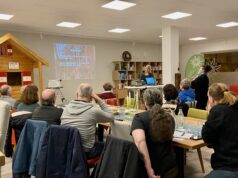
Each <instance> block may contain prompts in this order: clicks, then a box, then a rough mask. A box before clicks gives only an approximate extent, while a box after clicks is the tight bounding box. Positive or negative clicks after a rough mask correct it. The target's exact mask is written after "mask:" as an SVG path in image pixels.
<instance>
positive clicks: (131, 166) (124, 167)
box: [94, 136, 147, 178]
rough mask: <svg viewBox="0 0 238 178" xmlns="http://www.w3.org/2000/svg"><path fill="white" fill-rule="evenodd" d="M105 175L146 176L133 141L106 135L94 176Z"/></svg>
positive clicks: (122, 176) (100, 176) (126, 177)
mask: <svg viewBox="0 0 238 178" xmlns="http://www.w3.org/2000/svg"><path fill="white" fill-rule="evenodd" d="M105 177H121V178H129V177H136V178H144V177H147V175H146V171H145V168H144V163H143V161H142V160H141V159H140V153H139V151H138V149H137V147H136V145H135V144H134V143H133V142H130V141H127V140H122V139H118V138H115V137H112V136H108V137H107V141H106V144H105V146H104V150H103V153H102V155H101V158H100V160H99V163H98V165H97V167H96V171H95V175H94V178H105Z"/></svg>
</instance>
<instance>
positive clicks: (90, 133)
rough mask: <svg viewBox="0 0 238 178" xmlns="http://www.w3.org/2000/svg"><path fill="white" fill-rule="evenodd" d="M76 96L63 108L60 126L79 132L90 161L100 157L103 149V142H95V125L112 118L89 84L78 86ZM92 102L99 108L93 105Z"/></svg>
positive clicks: (110, 120) (109, 111) (107, 108)
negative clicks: (72, 128) (75, 129)
mask: <svg viewBox="0 0 238 178" xmlns="http://www.w3.org/2000/svg"><path fill="white" fill-rule="evenodd" d="M76 96H77V99H76V100H72V101H70V102H69V104H68V105H67V106H66V107H65V108H64V111H63V114H62V116H61V125H64V126H72V127H76V128H77V129H78V130H79V132H80V135H81V140H82V143H83V148H84V151H85V153H86V156H87V159H90V158H93V157H95V156H98V155H100V154H101V152H102V150H103V147H104V143H103V142H96V140H95V133H96V124H97V123H99V122H101V123H102V122H113V121H114V116H113V114H112V111H111V109H110V108H109V107H108V106H107V105H106V104H105V103H104V101H103V100H102V99H101V98H100V97H99V96H97V95H96V94H95V93H93V88H92V86H91V85H90V84H88V83H82V84H80V86H79V88H78V91H77V93H76ZM93 100H94V101H95V102H96V103H97V104H98V105H99V107H97V106H95V105H93V103H92V101H93Z"/></svg>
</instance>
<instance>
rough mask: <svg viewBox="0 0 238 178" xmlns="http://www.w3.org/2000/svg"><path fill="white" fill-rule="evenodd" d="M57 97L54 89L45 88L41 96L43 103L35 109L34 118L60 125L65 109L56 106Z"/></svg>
mask: <svg viewBox="0 0 238 178" xmlns="http://www.w3.org/2000/svg"><path fill="white" fill-rule="evenodd" d="M55 97H56V96H55V91H54V90H52V89H45V90H44V91H43V92H42V97H41V104H42V105H41V106H39V107H37V108H36V109H35V110H34V111H33V113H32V119H33V120H41V121H46V122H47V123H48V124H55V125H60V123H61V120H60V117H61V115H62V113H63V109H62V108H57V107H55V106H54V104H55Z"/></svg>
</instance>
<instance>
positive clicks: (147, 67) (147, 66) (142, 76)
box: [140, 64, 154, 83]
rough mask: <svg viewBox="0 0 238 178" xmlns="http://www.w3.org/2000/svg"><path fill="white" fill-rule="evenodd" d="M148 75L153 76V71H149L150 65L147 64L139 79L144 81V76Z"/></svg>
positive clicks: (147, 76)
mask: <svg viewBox="0 0 238 178" xmlns="http://www.w3.org/2000/svg"><path fill="white" fill-rule="evenodd" d="M149 77H154V75H153V73H152V72H151V66H150V65H149V64H147V65H146V66H145V72H144V73H143V74H142V75H141V78H140V79H141V80H144V81H145V83H146V78H149Z"/></svg>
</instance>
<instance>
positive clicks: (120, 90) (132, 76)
mask: <svg viewBox="0 0 238 178" xmlns="http://www.w3.org/2000/svg"><path fill="white" fill-rule="evenodd" d="M113 64H114V68H113V71H112V80H113V82H114V86H115V88H114V92H115V93H116V95H117V97H118V98H119V99H124V98H125V97H126V96H127V89H124V86H130V85H131V83H132V81H138V80H140V77H141V75H142V74H143V73H144V71H145V66H146V65H147V64H150V65H151V69H152V72H153V74H154V77H155V79H156V84H162V62H157V61H146V62H144V61H130V62H125V61H114V62H113Z"/></svg>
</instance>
